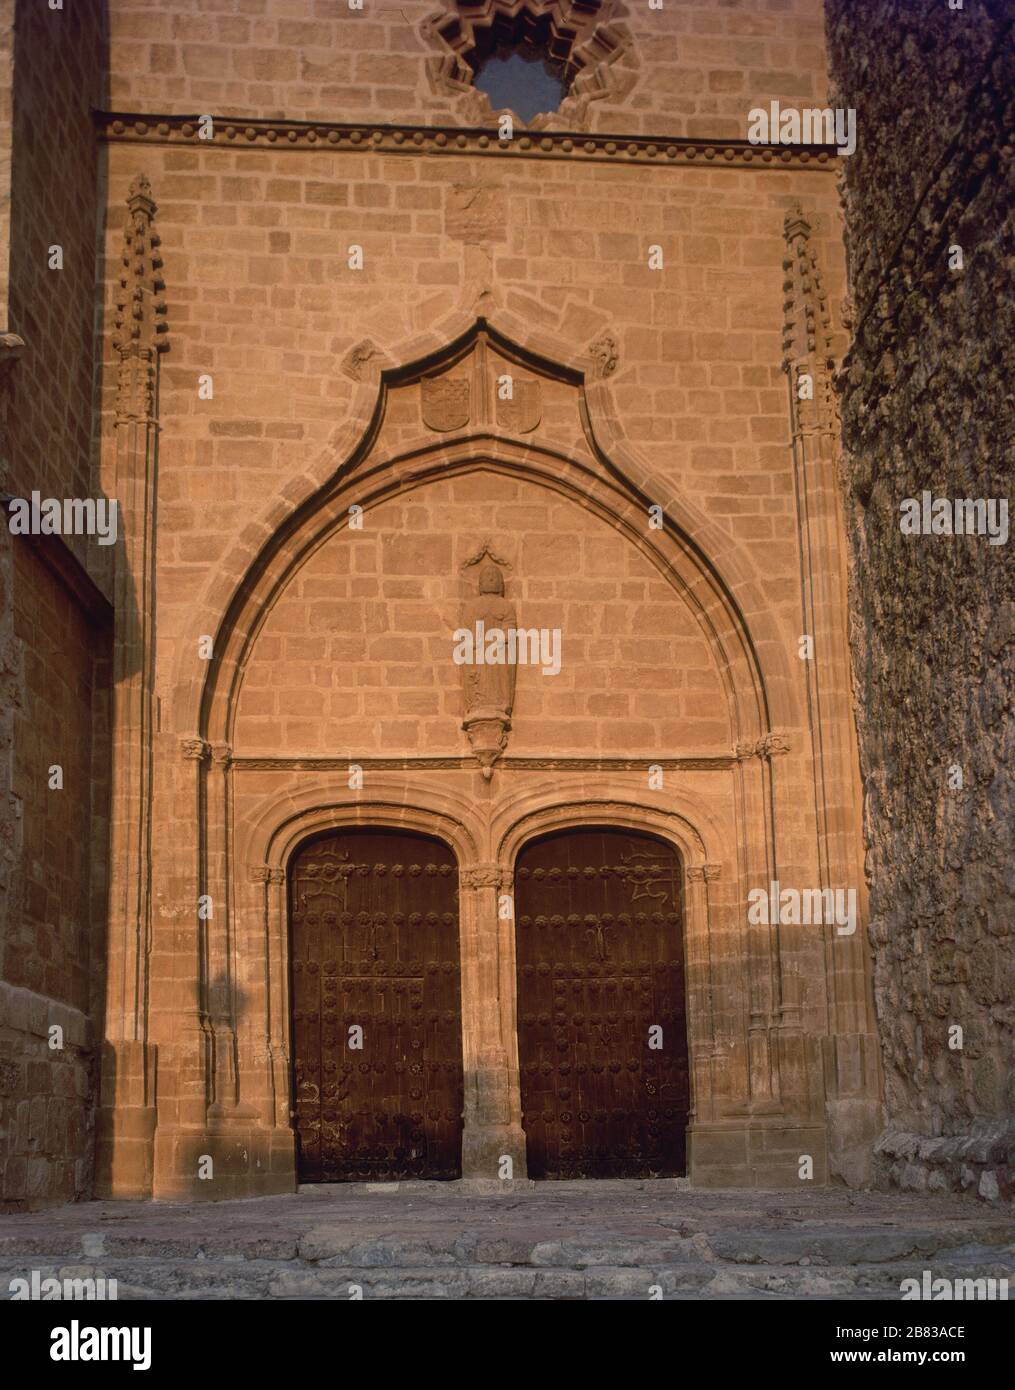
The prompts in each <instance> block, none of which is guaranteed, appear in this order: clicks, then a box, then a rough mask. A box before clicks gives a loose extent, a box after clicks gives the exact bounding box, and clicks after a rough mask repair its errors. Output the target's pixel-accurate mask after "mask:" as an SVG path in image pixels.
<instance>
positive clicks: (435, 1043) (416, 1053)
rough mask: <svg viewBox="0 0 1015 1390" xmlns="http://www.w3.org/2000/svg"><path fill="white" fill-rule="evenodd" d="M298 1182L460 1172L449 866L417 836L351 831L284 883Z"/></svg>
mask: <svg viewBox="0 0 1015 1390" xmlns="http://www.w3.org/2000/svg"><path fill="white" fill-rule="evenodd" d="M289 913H290V922H291V951H290V959H291V990H290V999H291V1010H292V1031H291V1037H292V1055H293V1073H294V1075H293V1094H294V1110H295V1115H294V1122H295V1129H296V1137H297V1150H298V1172H299V1178H300V1181H301V1182H336V1181H357V1180H371V1181H377V1180H382V1181H383V1180H386V1179H390V1180H396V1179H399V1178H444V1179H451V1178H458V1177H461V1151H462V1142H461V1140H462V1106H463V1083H462V1019H461V981H460V965H459V951H458V867H457V864H456V861H455V857H454V855H453V853H452V851H451V850H450V849H449V848H448V847H447V846H446V845H444V844H443V843H441V842H440V841H438V840H434V839H430V838H428V837H426V836H423V835H417V834H409V833H405V832H402V831H395V830H385V829H366V830H360V829H349V830H343V831H341V832H339V833H331V834H328V835H326V836H322V837H320V838H318V839H315V840H313V841H311V842H309V843H308V844H306V845H304V846H303V847H302V848H301V849H300V850H299V851H298V852H297V854H296V856H295V858H294V860H293V862H292V865H291V868H290V874H289Z"/></svg>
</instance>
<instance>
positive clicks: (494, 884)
mask: <svg viewBox="0 0 1015 1390" xmlns="http://www.w3.org/2000/svg"><path fill="white" fill-rule="evenodd" d="M458 882H459V884H460V885H461V887H462V888H501V887H507V886H508V885H510V882H511V870H510V869H507V868H505V867H504V866H503V865H501V864H469V865H467V866H466V867H465V868H462V869H459V871H458Z"/></svg>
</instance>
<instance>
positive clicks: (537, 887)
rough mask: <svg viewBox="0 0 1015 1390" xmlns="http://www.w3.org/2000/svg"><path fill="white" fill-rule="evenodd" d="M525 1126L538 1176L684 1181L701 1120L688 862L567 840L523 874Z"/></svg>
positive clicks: (554, 843)
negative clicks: (692, 1057)
mask: <svg viewBox="0 0 1015 1390" xmlns="http://www.w3.org/2000/svg"><path fill="white" fill-rule="evenodd" d="M515 922H516V931H517V968H518V1047H519V1061H520V1068H521V1100H522V1125H523V1128H524V1130H525V1137H526V1150H527V1154H528V1172H529V1176H530V1177H532V1178H591V1177H664V1176H675V1175H678V1174H682V1173H684V1172H685V1171H686V1158H685V1132H686V1126H687V1119H688V1113H689V1110H690V1086H689V1079H688V1060H687V1028H686V1020H685V1014H686V1005H685V998H686V994H685V985H684V950H683V895H682V874H681V863H680V858H679V855H678V854H677V851H676V850H675V849H674V848H673V847H672V846H671V845H669V844H667V843H666V842H665V841H663V840H659V839H656V838H655V837H654V836H650V835H645V834H640V833H637V832H635V831H631V830H626V829H617V828H612V829H611V828H584V827H583V828H578V829H568V830H561V831H556V832H554V833H552V834H549V835H544V836H542V837H540V838H539V839H536V840H533V841H530V842H529V843H528V844H527V845H525V846H524V847H523V849H522V850H521V852H520V854H519V856H518V861H517V864H516V866H515Z"/></svg>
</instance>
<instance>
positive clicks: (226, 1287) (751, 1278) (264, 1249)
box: [0, 1180, 1015, 1299]
mask: <svg viewBox="0 0 1015 1390" xmlns="http://www.w3.org/2000/svg"><path fill="white" fill-rule="evenodd" d="M33 1270H37V1271H39V1277H40V1278H49V1277H54V1276H55V1277H57V1278H61V1277H62V1278H88V1277H92V1278H96V1277H100V1276H105V1277H106V1278H107V1279H110V1278H112V1279H116V1280H117V1281H118V1296H119V1297H120V1298H121V1299H125V1298H132V1299H283V1298H287V1299H300V1298H309V1299H347V1298H350V1297H354V1296H355V1289H353V1288H351V1286H358V1287H359V1288H360V1289H361V1290H362V1296H363V1297H364V1298H400V1299H427V1298H438V1299H446V1298H452V1299H457V1298H471V1299H477V1298H480V1299H482V1298H486V1299H600V1298H628V1299H647V1298H650V1297H652V1296H658V1293H656V1294H655V1295H653V1293H652V1290H653V1286H655V1287H656V1288H657V1289H661V1290H662V1296H663V1297H664V1298H684V1299H693V1298H724V1299H735V1298H783V1299H785V1298H792V1299H803V1298H806V1299H830V1298H831V1299H866V1298H890V1299H897V1298H900V1297H901V1288H900V1286H901V1282H902V1280H903V1279H907V1278H916V1279H918V1280H920V1279H922V1277H923V1272H924V1271H925V1270H929V1271H930V1273H931V1275H932V1276H933V1277H934V1278H940V1277H942V1276H944V1277H948V1278H953V1279H955V1278H961V1279H988V1278H993V1279H995V1280H996V1279H1002V1278H1004V1279H1008V1280H1009V1282H1010V1283H1011V1284H1012V1285H1013V1287H1015V1213H1013V1212H1012V1211H1011V1210H1010V1209H1006V1210H1001V1209H998V1208H997V1207H990V1206H987V1205H985V1204H983V1203H980V1202H976V1201H975V1200H974V1199H966V1198H960V1197H940V1198H927V1197H919V1196H912V1195H908V1194H901V1193H891V1194H889V1193H854V1192H846V1191H843V1190H831V1191H815V1192H810V1193H801V1194H796V1193H764V1192H747V1191H708V1192H703V1191H693V1192H692V1191H690V1190H689V1189H688V1188H687V1187H686V1184H685V1183H684V1182H683V1181H680V1180H660V1181H656V1182H645V1183H641V1182H594V1183H591V1182H589V1183H577V1182H574V1183H540V1184H527V1183H500V1184H490V1185H489V1186H488V1187H477V1185H475V1184H463V1183H413V1184H402V1185H398V1184H391V1185H388V1184H385V1185H370V1184H349V1185H343V1186H323V1187H312V1188H304V1189H303V1190H302V1191H300V1192H299V1193H298V1194H295V1195H292V1196H286V1197H267V1198H260V1199H254V1200H249V1201H236V1202H220V1203H189V1204H180V1205H176V1204H164V1203H157V1204H148V1203H127V1202H86V1203H81V1204H79V1205H75V1206H67V1207H62V1208H59V1209H57V1210H52V1211H45V1212H34V1213H26V1214H24V1215H17V1216H7V1217H3V1218H0V1296H2V1297H10V1293H9V1288H10V1280H11V1279H13V1278H14V1277H16V1276H18V1277H24V1278H29V1279H30V1278H31V1275H32V1271H33Z"/></svg>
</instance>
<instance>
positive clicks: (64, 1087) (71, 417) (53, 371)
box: [0, 0, 109, 1209]
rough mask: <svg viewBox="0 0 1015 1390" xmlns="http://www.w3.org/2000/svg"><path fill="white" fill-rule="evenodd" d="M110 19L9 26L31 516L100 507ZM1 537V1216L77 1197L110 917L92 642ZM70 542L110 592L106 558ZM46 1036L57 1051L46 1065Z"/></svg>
mask: <svg viewBox="0 0 1015 1390" xmlns="http://www.w3.org/2000/svg"><path fill="white" fill-rule="evenodd" d="M9 8H10V7H8V12H9ZM103 14H104V6H103V5H102V4H100V3H98V0H91V2H90V3H85V4H81V5H73V6H65V7H64V8H63V9H62V10H51V9H49V7H48V6H46V5H35V4H30V3H19V4H18V5H17V6H15V7H14V29H13V38H14V42H13V68H12V76H11V84H10V85H11V92H12V98H13V123H12V127H11V129H12V134H11V167H10V188H11V203H10V224H9V225H10V292H9V298H8V300H7V303H6V305H5V310H6V320H5V323H4V325H3V326H4V328H5V329H6V330H8V331H9V332H11V333H14V334H17V335H19V337H20V338H22V339H23V340H24V343H25V347H24V350H23V352H22V353H21V355H20V359H19V360H18V361H16V362H14V363H13V364H12V365H9V366H7V369H6V372H5V375H4V379H3V381H2V383H0V391H2V392H3V415H4V421H5V428H4V437H3V440H2V446H0V457H2V459H3V461H4V462H3V475H4V476H3V477H2V479H0V485H2V489H3V491H5V492H8V493H11V494H13V495H15V496H27V495H28V494H29V493H30V492H31V491H32V490H33V489H35V488H37V489H38V490H39V491H40V492H41V494H42V496H43V497H47V496H51V497H59V498H66V497H89V496H94V495H95V494H94V491H93V486H92V462H93V461H92V450H93V430H92V419H93V413H92V393H93V378H94V359H95V353H94V330H95V295H94V281H95V239H96V227H97V208H98V159H97V152H96V148H95V140H94V132H93V129H92V123H91V117H90V113H89V108H90V107H91V106H93V105H101V104H102V102H103V100H104V95H105V89H104V71H105V62H104V52H105V47H104V37H103ZM54 244H58V245H60V246H62V248H63V252H64V269H63V270H62V271H58V270H51V269H49V267H48V264H47V261H48V251H49V247H50V246H51V245H54ZM4 522H6V518H4ZM3 529H4V533H5V534H4V537H3V548H4V552H5V555H4V560H3V569H2V572H0V582H2V583H3V589H4V592H3V595H2V597H3V613H2V615H0V625H2V626H0V665H2V681H3V688H2V692H0V700H2V702H3V705H2V709H0V741H2V742H3V744H4V745H5V746H4V747H3V748H2V749H0V752H2V754H3V756H4V760H5V764H6V765H7V767H8V776H9V782H8V780H7V777H5V778H4V780H3V782H2V783H0V795H2V797H3V803H2V807H0V815H2V822H0V842H2V853H3V857H4V861H5V862H4V865H3V868H4V879H5V883H4V889H3V891H2V894H0V896H2V904H0V913H2V914H3V917H4V919H5V920H3V922H0V1206H2V1207H3V1208H4V1209H20V1208H26V1207H37V1206H42V1205H46V1204H49V1203H54V1202H61V1201H67V1200H69V1199H72V1198H74V1197H78V1196H82V1195H85V1194H87V1192H88V1191H89V1187H90V1182H91V1169H92V1139H91V1127H92V1119H91V1115H92V1103H93V1101H92V1091H93V1080H92V1060H93V1059H92V1052H91V1047H92V1041H93V1035H94V1028H93V1024H92V1018H93V1009H94V995H93V989H94V980H93V969H94V966H95V953H93V949H92V948H93V942H94V940H95V933H97V932H100V931H101V930H102V927H103V916H104V913H103V907H102V904H101V899H102V896H103V892H102V890H103V884H104V881H105V862H104V861H105V854H106V847H105V841H104V820H103V814H102V809H101V808H102V805H103V798H104V795H105V794H106V788H107V787H108V769H107V766H106V765H105V763H104V762H103V752H102V750H105V753H104V756H105V757H106V758H107V759H108V748H106V747H105V744H104V742H103V738H104V735H103V724H104V720H105V718H106V717H107V711H106V710H105V707H104V699H103V697H102V696H101V694H99V693H98V692H97V691H96V688H95V687H96V669H97V668H96V662H97V661H98V662H101V660H102V656H101V652H102V638H101V637H100V636H99V634H98V632H97V630H96V629H94V628H93V627H92V626H90V624H89V622H88V620H87V617H86V614H85V612H84V610H83V608H82V607H81V605H80V604H79V603H78V602H77V600H76V599H75V598H74V597H73V596H72V595H71V593H70V592H69V591H68V589H67V588H66V587H65V586H64V584H63V583H62V582H61V581H60V580H59V579H58V578H57V572H56V571H54V569H53V567H52V566H51V565H49V564H47V563H45V562H44V561H43V559H42V557H41V553H40V552H39V551H38V549H37V548H36V547H35V546H34V545H33V543H32V542H31V541H30V540H28V539H26V538H25V537H21V536H11V535H10V534H9V533H8V532H7V527H6V524H4V528H3ZM67 539H68V546H69V550H70V551H71V552H73V555H76V556H77V557H78V560H79V561H80V562H81V563H83V564H84V565H85V566H86V567H90V568H91V570H92V572H93V575H94V577H95V579H96V580H97V581H98V582H99V584H100V585H102V584H104V583H105V574H106V565H107V564H108V559H109V555H108V551H103V550H100V549H99V548H98V547H97V546H96V545H95V543H94V542H93V541H88V539H87V538H84V537H68V538H67ZM48 544H49V546H50V547H51V548H52V547H59V546H61V545H62V544H63V543H62V541H60V540H59V539H58V538H55V537H54V538H49V540H48ZM66 560H67V564H68V565H69V567H70V570H71V571H73V570H74V568H75V563H76V562H75V561H74V559H73V558H72V557H71V555H68V556H67V557H66ZM59 568H60V566H59V565H58V566H57V570H59ZM96 755H99V756H98V761H93V759H94V758H95V756H96ZM54 764H60V765H61V766H62V768H63V774H64V785H63V788H62V789H61V790H57V789H50V787H49V769H50V767H51V766H53V765H54ZM93 810H95V811H96V812H97V815H96V817H95V818H94V819H93V816H92V812H93ZM93 835H94V838H93ZM97 899H98V900H99V901H98V910H97ZM53 1025H57V1026H59V1027H60V1028H61V1029H62V1046H61V1047H53V1046H52V1045H51V1043H52V1041H57V1040H59V1039H58V1038H57V1035H53V1037H52V1039H51V1035H50V1033H49V1029H50V1027H51V1026H53Z"/></svg>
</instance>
